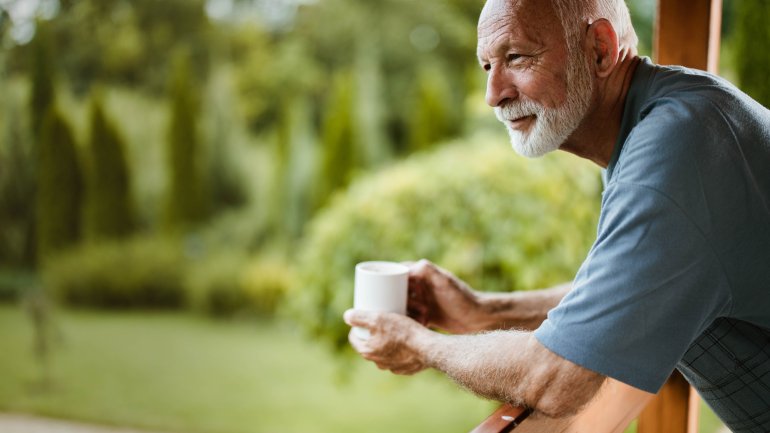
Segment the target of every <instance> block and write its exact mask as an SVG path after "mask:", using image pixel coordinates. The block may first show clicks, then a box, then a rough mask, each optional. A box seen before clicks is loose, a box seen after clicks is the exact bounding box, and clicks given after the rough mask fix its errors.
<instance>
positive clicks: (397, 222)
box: [296, 136, 600, 346]
mask: <svg viewBox="0 0 770 433" xmlns="http://www.w3.org/2000/svg"><path fill="white" fill-rule="evenodd" d="M599 190H600V182H599V176H598V174H597V172H596V171H595V169H594V168H593V167H591V166H590V165H589V164H588V163H585V162H582V161H579V160H576V159H575V158H574V157H570V156H567V155H552V156H549V157H547V158H544V159H542V160H535V161H533V160H526V159H523V158H521V157H518V156H516V155H515V154H514V153H513V152H512V151H511V150H510V147H509V146H508V145H506V144H504V143H503V142H502V140H500V139H499V138H496V137H489V136H480V137H476V138H474V139H471V140H469V141H468V142H460V143H457V144H453V145H451V146H449V147H447V148H445V149H443V150H440V151H438V152H435V153H429V154H422V155H419V156H418V157H415V158H412V159H410V160H407V161H406V162H404V163H401V164H398V165H396V166H394V167H392V168H389V169H387V170H384V171H382V172H380V173H378V174H376V175H374V176H370V177H368V178H365V179H364V180H361V181H360V182H357V183H355V184H354V185H353V186H352V187H351V188H350V190H349V191H347V193H346V194H345V195H344V196H339V197H338V199H337V200H336V201H334V202H333V203H332V204H331V205H330V207H329V208H327V209H326V210H325V211H323V212H322V213H321V214H320V215H319V216H318V217H317V218H316V219H314V220H313V222H312V224H311V226H310V229H309V232H308V236H307V239H306V241H305V243H304V245H303V247H302V249H301V253H302V255H301V257H300V264H299V269H301V270H302V275H303V276H302V282H301V287H302V288H303V289H302V294H301V296H299V294H298V296H297V298H298V302H297V304H296V308H297V310H298V311H299V314H298V317H300V318H301V319H303V321H304V322H305V324H306V325H307V326H308V327H309V328H310V329H311V330H312V331H313V332H314V333H315V334H317V335H319V336H321V337H324V338H327V339H329V340H331V341H332V342H335V343H337V344H338V345H339V346H342V345H344V344H345V339H346V334H347V331H348V328H347V326H346V325H345V324H344V323H343V322H342V320H341V315H342V312H343V311H344V310H345V309H346V308H349V307H350V306H351V305H352V284H353V269H354V266H355V264H356V263H357V262H360V261H364V260H396V261H401V260H415V259H419V258H421V257H424V258H427V259H430V260H432V261H434V262H436V263H438V264H439V265H441V266H444V267H446V268H448V269H449V270H450V271H452V272H454V273H456V274H457V275H458V276H459V277H460V278H463V279H464V280H466V281H468V282H469V284H471V285H472V286H473V287H475V288H477V289H481V290H493V291H508V290H527V289H535V288H540V287H544V286H548V285H552V284H556V283H559V282H563V281H564V280H569V279H571V278H572V277H573V276H574V273H575V272H576V271H577V268H578V266H579V265H580V263H581V261H582V259H583V258H584V257H585V254H586V253H587V251H588V248H589V246H590V245H591V242H592V240H593V238H594V234H595V230H596V229H595V227H596V221H597V215H598V209H599V200H598V197H599Z"/></svg>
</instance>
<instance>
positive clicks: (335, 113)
mask: <svg viewBox="0 0 770 433" xmlns="http://www.w3.org/2000/svg"><path fill="white" fill-rule="evenodd" d="M352 86H353V82H352V80H351V75H350V73H349V72H344V73H339V74H338V75H337V76H336V77H335V79H334V83H333V85H332V88H331V94H330V95H329V97H328V99H327V103H326V105H325V109H324V118H323V123H322V125H321V152H322V159H321V169H320V170H319V171H320V175H321V179H320V182H319V190H320V191H319V193H318V194H317V199H316V202H317V207H320V206H321V205H323V204H324V203H325V202H326V200H327V199H328V197H329V195H331V193H332V192H334V191H335V190H336V189H338V188H342V187H344V186H346V185H347V184H348V182H349V181H350V178H351V176H352V173H353V171H354V170H355V168H356V167H357V166H358V161H359V155H358V153H359V152H358V149H357V146H356V142H355V131H354V128H355V127H354V122H353V115H354V111H353V88H352Z"/></svg>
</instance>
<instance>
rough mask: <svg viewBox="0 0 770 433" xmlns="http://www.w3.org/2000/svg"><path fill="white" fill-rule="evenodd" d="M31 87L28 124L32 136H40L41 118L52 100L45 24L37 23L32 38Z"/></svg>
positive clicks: (49, 53) (52, 86)
mask: <svg viewBox="0 0 770 433" xmlns="http://www.w3.org/2000/svg"><path fill="white" fill-rule="evenodd" d="M31 55H32V62H31V63H32V65H31V68H32V71H31V75H32V77H31V78H32V89H31V94H30V126H31V127H32V136H33V137H35V138H39V137H40V131H41V128H42V126H43V120H44V118H45V116H46V113H48V108H49V107H50V106H51V105H52V104H53V100H54V95H55V92H54V77H53V65H52V64H51V59H52V56H51V38H50V37H49V34H48V29H47V26H46V25H44V24H43V23H38V27H37V32H36V34H35V38H34V39H33V40H32V46H31Z"/></svg>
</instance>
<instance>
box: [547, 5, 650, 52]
mask: <svg viewBox="0 0 770 433" xmlns="http://www.w3.org/2000/svg"><path fill="white" fill-rule="evenodd" d="M551 1H552V2H553V7H554V9H555V10H556V14H557V15H558V16H559V21H561V23H562V27H564V36H565V38H566V39H567V43H568V44H570V45H572V44H575V43H576V41H577V40H579V39H580V36H582V33H581V32H582V31H583V30H584V29H585V25H586V24H590V23H592V22H594V21H596V20H598V19H601V18H604V19H606V20H607V21H609V22H610V23H611V24H612V27H613V28H614V29H615V33H617V35H618V43H619V44H620V46H621V47H628V48H632V49H633V50H634V51H636V45H637V43H638V42H639V38H637V36H636V31H635V30H634V26H633V24H632V23H631V14H630V12H629V11H628V6H627V5H626V2H625V1H624V0H551Z"/></svg>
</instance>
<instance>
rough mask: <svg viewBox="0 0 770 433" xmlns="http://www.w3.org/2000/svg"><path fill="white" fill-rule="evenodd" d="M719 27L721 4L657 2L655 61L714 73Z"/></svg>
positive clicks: (678, 0)
mask: <svg viewBox="0 0 770 433" xmlns="http://www.w3.org/2000/svg"><path fill="white" fill-rule="evenodd" d="M721 26H722V0H687V1H684V0H658V14H657V17H656V19H655V36H654V41H653V45H654V46H653V53H654V57H655V61H656V62H657V63H660V64H662V65H682V66H687V67H690V68H697V69H702V70H707V71H709V72H712V73H716V72H717V69H718V68H719V39H720V36H721Z"/></svg>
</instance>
